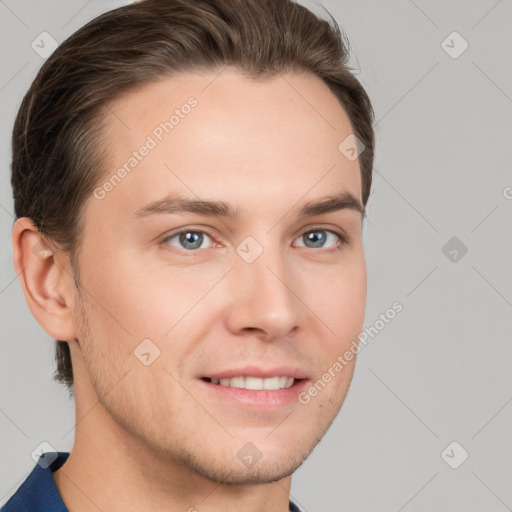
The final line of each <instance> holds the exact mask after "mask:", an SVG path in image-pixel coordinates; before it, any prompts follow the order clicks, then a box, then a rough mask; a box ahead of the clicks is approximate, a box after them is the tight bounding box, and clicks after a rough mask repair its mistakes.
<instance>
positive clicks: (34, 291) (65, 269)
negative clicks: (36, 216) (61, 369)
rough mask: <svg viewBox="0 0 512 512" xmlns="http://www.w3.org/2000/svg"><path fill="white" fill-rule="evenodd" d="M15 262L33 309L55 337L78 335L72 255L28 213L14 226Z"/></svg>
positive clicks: (59, 338) (70, 337)
mask: <svg viewBox="0 0 512 512" xmlns="http://www.w3.org/2000/svg"><path fill="white" fill-rule="evenodd" d="M12 247H13V262H14V268H15V269H16V274H17V275H18V278H19V280H20V283H21V286H22V288H23V293H24V294H25V299H26V301H27V304H28V307H29V308H30V311H31V312H32V314H33V315H34V318H35V319H36V320H37V322H38V323H39V325H40V326H41V327H42V328H43V329H44V330H45V331H46V332H47V333H48V334H49V335H50V336H51V337H52V338H54V339H56V340H63V341H67V340H73V339H75V338H76V329H75V323H74V304H75V287H74V279H73V272H72V269H71V262H70V259H69V256H68V255H67V254H65V253H63V252H62V251H59V250H57V248H56V246H54V245H53V244H51V243H50V242H49V241H48V240H47V239H45V238H44V237H43V235H41V234H40V233H39V232H38V230H37V227H36V226H35V225H34V223H33V222H32V220H31V219H29V218H28V217H21V218H19V219H16V222H15V223H14V226H13V228H12Z"/></svg>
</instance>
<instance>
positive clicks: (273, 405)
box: [199, 379, 308, 410]
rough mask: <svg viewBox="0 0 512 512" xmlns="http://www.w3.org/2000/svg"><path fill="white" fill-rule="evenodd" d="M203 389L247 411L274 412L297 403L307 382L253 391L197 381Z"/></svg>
mask: <svg viewBox="0 0 512 512" xmlns="http://www.w3.org/2000/svg"><path fill="white" fill-rule="evenodd" d="M199 382H200V383H201V384H202V385H204V387H205V389H207V390H209V391H210V392H211V393H212V394H215V396H217V397H219V398H222V399H223V400H226V399H227V400H231V401H232V402H235V403H237V404H238V405H239V406H242V407H244V408H247V409H260V410H275V409H280V408H282V407H286V406H287V405H291V404H293V403H295V402H297V401H298V396H299V394H300V393H301V392H302V391H303V390H304V389H305V388H306V386H307V383H308V380H307V379H301V380H296V381H294V383H293V385H292V386H290V387H289V388H283V389H276V390H266V389H262V390H254V389H243V388H233V387H231V386H221V385H220V384H212V383H211V382H207V381H205V380H202V379H199Z"/></svg>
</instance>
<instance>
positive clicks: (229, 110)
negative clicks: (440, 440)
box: [75, 69, 366, 483]
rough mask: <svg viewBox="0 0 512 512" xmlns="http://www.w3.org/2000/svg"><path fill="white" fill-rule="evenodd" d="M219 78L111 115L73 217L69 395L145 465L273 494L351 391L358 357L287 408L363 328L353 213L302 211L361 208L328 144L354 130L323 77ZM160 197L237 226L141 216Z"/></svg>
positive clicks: (342, 161)
mask: <svg viewBox="0 0 512 512" xmlns="http://www.w3.org/2000/svg"><path fill="white" fill-rule="evenodd" d="M218 73H219V71H216V72H211V73H207V74H201V75H199V74H187V75H180V76H179V77H174V78H170V79H164V80H161V81H159V82H157V83H153V84H150V85H147V86H145V87H143V88H141V89H139V90H137V91H135V92H131V93H130V94H128V95H125V96H123V97H122V98H120V99H118V100H117V101H116V102H115V103H114V104H112V105H111V106H110V109H109V112H110V114H109V116H108V118H107V122H108V128H107V130H106V132H105V137H107V140H108V144H109V146H108V151H109V155H110V157H111V160H110V162H109V164H108V169H107V170H106V172H105V178H104V179H103V180H102V181H101V182H100V183H99V184H98V187H100V188H101V190H98V189H96V192H95V195H94V196H92V197H91V198H90V199H89V200H88V202H87V203H86V210H85V218H84V220H85V226H84V239H83V240H84V243H83V249H82V252H81V254H80V260H79V268H80V284H81V286H82V287H83V289H84V290H85V291H84V292H83V303H81V302H77V304H76V315H75V317H76V323H77V333H78V334H77V338H78V341H79V344H80V347H81V353H80V355H81V357H83V364H84V366H85V368H86V370H87V371H86V373H84V374H76V375H75V387H76V393H77V401H80V400H81V399H82V400H85V398H83V397H86V396H87V397H88V398H87V399H90V397H91V396H93V397H94V400H96V399H98V398H100V399H101V400H100V402H101V405H100V407H103V408H104V410H105V413H106V417H108V418H110V419H111V420H112V421H113V423H112V425H115V426H116V429H119V432H122V433H123V435H126V438H127V439H128V438H129V439H131V440H133V439H137V440H138V441H137V442H138V443H139V446H140V447H141V448H142V449H143V450H145V452H146V453H151V454H154V456H158V457H160V458H161V457H162V456H163V457H164V458H167V459H169V460H177V461H179V462H183V463H185V465H186V466H187V467H188V468H189V469H191V470H192V471H194V472H196V473H199V474H201V475H203V476H207V477H209V478H211V479H213V480H217V481H221V480H222V481H225V482H232V483H249V482H267V481H274V480H277V479H280V478H283V477H284V476H287V475H289V474H291V473H292V472H293V471H295V469H297V468H298V467H299V466H300V464H301V463H302V462H303V461H304V459H305V458H306V457H307V456H308V455H309V454H310V452H311V451H312V450H313V448H314V447H315V445H316V444H317V443H318V442H319V441H320V439H321V438H322V436H323V435H324V434H325V432H326V430H327V429H328V428H329V426H330V425H331V423H332V421H333V420H334V418H335V416H336V414H337V413H338V411H339V409H340V407H341V405H342V403H343V401H344V399H345V396H346V393H347V391H348V388H349V385H350V381H351V378H352V374H353V368H354V363H355V360H354V359H353V360H352V361H351V362H350V363H349V364H347V365H346V366H345V367H344V368H343V370H342V371H340V372H337V373H336V374H335V377H334V378H332V380H331V381H330V382H328V383H325V385H324V386H323V387H322V388H321V391H319V392H318V394H317V395H316V396H315V397H312V398H311V400H310V401H309V402H308V403H307V404H303V403H301V402H300V401H299V400H298V395H299V393H300V392H301V391H304V390H306V391H307V389H308V388H309V387H310V386H311V384H314V383H315V382H317V381H318V380H321V379H322V375H323V374H324V373H325V372H327V371H328V370H329V368H332V367H333V364H334V363H335V362H336V360H337V358H338V356H340V355H342V354H343V353H344V352H345V351H346V350H347V349H349V348H350V346H351V343H352V342H353V340H355V339H357V335H358V334H359V333H360V332H361V330H362V327H363V320H364V310H365V301H366V266H365V259H364V251H363V245H362V236H361V235H362V233H361V229H362V225H361V223H362V219H361V214H360V212H358V211H357V210H355V209H350V208H345V209H338V210H336V211H331V212H327V213H320V214H316V215H314V216H302V217H301V216H300V215H299V212H300V210H301V208H302V207H303V206H304V205H305V204H306V203H309V202H312V201H316V200H320V199H324V198H325V197H326V196H333V195H339V194H342V193H347V194H351V195H353V196H354V197H355V198H356V199H357V200H359V201H361V179H360V169H359V164H358V161H357V160H355V161H351V160H349V159H347V158H346V157H345V156H344V155H343V154H342V153H341V152H340V151H339V149H338V145H339V144H340V142H341V141H343V140H344V139H345V138H346V137H347V136H348V135H349V134H351V133H352V129H351V126H350V122H349V120H348V117H347V116H346V114H345V113H344V111H343V109H342V108H341V107H340V105H339V103H338V101H337V100H336V98H335V97H334V95H333V94H332V93H331V92H330V91H329V89H328V88H327V86H326V85H325V84H324V83H323V82H321V81H320V80H319V79H318V78H316V77H314V76H312V75H308V74H301V75H291V74H288V75H284V77H279V78H275V79H272V80H267V81H261V82H259V83H255V82H252V81H250V80H248V79H247V78H244V77H243V76H242V75H241V74H239V73H238V72H236V71H234V70H231V69H227V70H225V71H224V72H223V73H221V74H220V75H219V76H217V77H216V75H217V74H218ZM191 97H193V98H194V100H191V101H189V103H187V100H189V98H191ZM186 104H188V105H189V107H190V108H187V107H183V105H186ZM175 109H178V110H179V112H178V113H176V117H175V118H174V119H173V120H172V121H171V123H172V125H171V126H172V128H169V125H167V126H165V125H164V126H165V127H166V128H167V131H168V133H167V132H166V130H165V129H164V128H162V125H161V124H160V123H165V122H166V121H167V122H169V118H170V116H171V114H173V111H174V110H175ZM177 118H179V121H176V119H177ZM159 128H160V129H159ZM148 137H149V138H148ZM143 145H145V146H146V147H147V148H149V149H148V151H144V150H142V151H140V150H139V148H140V147H141V146H143ZM134 151H136V152H137V155H135V156H134V155H133V153H134ZM142 153H144V154H145V156H143V155H142ZM130 158H134V159H135V160H136V162H135V160H130ZM127 162H129V163H128V164H127ZM125 164H127V165H126V166H125V171H126V169H129V172H125V173H123V172H120V173H117V177H118V178H120V179H114V180H113V181H111V183H113V184H112V185H111V186H109V185H106V186H105V183H106V181H107V180H109V178H111V176H112V174H116V172H117V170H118V169H119V168H122V167H123V165H125ZM171 195H172V196H177V195H179V196H181V197H182V198H184V199H189V200H196V201H197V200H203V201H204V200H208V201H222V202H224V203H227V204H228V205H230V206H231V208H232V209H233V210H238V212H239V216H238V217H233V218H229V217H222V216H219V215H216V214H213V215H209V214H207V212H204V213H194V212H181V213H177V212H174V213H173V212H172V211H166V210H165V208H160V209H157V210H158V213H154V212H153V213H152V212H151V211H148V209H147V208H146V209H145V207H146V206H147V205H149V204H150V203H153V202H155V201H160V200H162V199H164V198H166V197H168V196H171ZM160 206H162V205H160ZM153 210H154V209H153ZM217 213H218V212H217ZM180 232H183V233H182V234H181V236H180ZM337 232H338V233H340V234H341V235H342V236H344V237H346V239H347V240H348V241H347V242H345V243H344V242H343V241H342V240H341V239H340V238H339V237H338V236H337V235H336V233H337ZM187 233H188V235H187ZM143 340H146V341H144V342H143ZM147 340H151V341H147ZM141 342H143V344H142V345H140V344H141ZM134 351H135V354H137V356H138V357H137V356H136V355H135V354H134ZM157 354H159V355H158V357H156V356H157ZM155 357H156V358H155ZM248 367H252V368H248ZM296 369H299V372H298V373H297V374H296V375H297V376H301V377H303V378H302V380H296V381H294V384H293V386H292V387H290V388H287V389H283V390H271V389H269V390H259V391H256V390H243V389H240V388H238V389H237V388H234V387H226V386H223V385H221V384H222V383H219V384H215V383H213V382H207V380H208V379H207V378H210V379H215V378H220V377H222V376H223V375H230V376H244V375H249V376H251V375H252V376H257V375H258V370H261V371H263V372H268V373H263V374H262V375H267V376H268V375H270V376H272V377H279V376H281V377H283V376H285V377H290V376H292V377H293V375H295V373H294V372H295V370H296ZM331 371H332V370H331ZM260 376H261V375H260ZM89 379H90V380H89ZM278 381H279V379H272V380H270V381H258V380H253V379H246V380H241V379H236V380H234V381H227V382H228V383H230V384H233V385H244V384H247V383H249V385H256V386H257V385H258V384H260V382H263V384H262V385H265V386H266V387H271V386H273V385H274V384H276V383H277V382H278ZM214 382H215V381H214ZM223 383H224V384H226V381H223ZM288 383H289V382H288ZM281 384H282V383H281ZM91 391H92V393H91ZM81 397H82V398H81ZM91 400H92V399H91ZM93 403H94V402H92V403H91V404H90V405H91V406H92V405H93ZM85 409H87V407H86V408H85ZM77 428H78V426H77ZM247 443H251V444H247ZM241 450H242V451H241ZM251 457H252V459H251ZM251 460H252V462H251ZM254 461H256V463H254Z"/></svg>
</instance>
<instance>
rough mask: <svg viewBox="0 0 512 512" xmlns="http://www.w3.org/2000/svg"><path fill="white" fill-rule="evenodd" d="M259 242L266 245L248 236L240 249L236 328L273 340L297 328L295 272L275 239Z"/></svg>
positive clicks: (233, 312)
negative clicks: (248, 329)
mask: <svg viewBox="0 0 512 512" xmlns="http://www.w3.org/2000/svg"><path fill="white" fill-rule="evenodd" d="M258 238H259V240H262V242H260V241H259V240H256V238H255V237H252V236H248V237H247V238H246V239H244V240H243V241H242V242H241V243H240V244H239V245H238V246H237V248H236V251H237V257H236V259H235V265H234V266H235V268H234V272H233V278H234V281H235V283H236V284H235V287H236V293H235V296H236V299H235V300H234V301H233V303H232V308H231V314H230V319H231V322H232V327H233V328H234V329H235V330H239V329H243V328H253V329H261V330H263V331H265V332H266V334H267V335H268V336H269V337H271V338H274V337H281V336H285V335H286V334H288V332H290V331H291V330H293V328H294V327H295V326H296V325H297V321H298V315H299V311H298V308H300V301H299V300H298V299H297V297H296V296H295V293H294V291H293V288H294V287H293V284H294V283H293V282H292V281H293V269H291V268H290V265H289V262H288V261H287V260H288V255H287V254H286V253H285V251H284V250H283V247H281V245H280V243H279V240H277V239H276V237H275V236H274V237H273V236H272V235H268V236H267V235H258Z"/></svg>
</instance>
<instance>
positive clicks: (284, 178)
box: [95, 68, 361, 215]
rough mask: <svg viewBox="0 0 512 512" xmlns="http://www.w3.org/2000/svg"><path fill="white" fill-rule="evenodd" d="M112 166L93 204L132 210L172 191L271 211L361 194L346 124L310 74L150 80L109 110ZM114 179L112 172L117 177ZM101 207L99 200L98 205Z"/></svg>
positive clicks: (223, 74)
mask: <svg viewBox="0 0 512 512" xmlns="http://www.w3.org/2000/svg"><path fill="white" fill-rule="evenodd" d="M107 112H108V114H107V119H106V121H107V123H106V125H107V129H106V131H105V137H106V139H107V140H108V147H109V150H108V152H109V155H110V162H109V165H108V168H107V169H106V170H105V175H104V177H103V181H101V182H100V183H99V186H100V187H101V186H102V185H104V184H105V183H107V182H108V181H109V179H110V178H114V179H110V182H111V186H107V187H106V188H107V189H108V191H107V193H106V194H105V198H104V199H103V200H102V201H101V202H100V203H101V205H100V204H96V205H95V207H100V208H103V209H105V208H111V209H112V208H113V209H115V211H116V212H119V213H120V212H125V213H126V214H129V215H131V214H133V213H134V212H135V211H136V210H138V209H140V208H141V207H143V206H144V205H145V204H146V203H149V202H152V201H154V200H156V199H158V198H159V197H160V196H162V197H164V196H165V195H168V194H171V193H180V194H182V195H186V196H189V197H191V198H192V197H194V198H195V199H198V198H208V199H217V200H222V201H225V202H229V203H231V204H233V205H235V206H236V207H237V209H239V210H242V211H245V208H250V207H251V206H254V207H255V208H256V207H261V206H262V200H263V201H264V204H263V206H265V207H266V208H267V209H272V210H275V213H276V214H277V213H278V210H279V208H278V205H279V203H282V205H283V207H285V206H286V208H289V207H290V206H291V204H290V203H291V202H298V201H301V198H302V199H303V201H304V202H306V201H307V200H308V199H311V198H314V197H321V196H325V195H326V194H334V193H339V192H342V191H346V192H349V193H351V194H352V195H353V196H354V197H356V198H358V199H359V200H360V198H361V186H360V169H359V163H358V160H354V161H350V160H348V159H347V158H346V157H345V155H344V154H343V153H342V152H340V150H339V149H338V146H339V145H340V143H341V142H342V141H343V140H344V139H345V138H346V137H347V136H348V135H349V134H351V133H352V128H351V124H350V121H349V119H348V117H347V115H346V113H345V111H344V110H343V108H342V107H341V105H340V103H339V102H338V100H337V98H336V97H335V96H334V95H333V94H332V92H331V91H330V90H329V89H328V87H327V86H326V85H325V84H324V83H323V82H322V81H321V80H320V79H319V78H317V77H315V76H313V75H311V74H283V75H281V76H278V77H275V78H272V79H266V80H259V81H254V80H251V79H249V78H247V77H244V76H243V75H242V74H241V73H239V72H238V71H236V70H233V69H230V68H227V69H225V70H223V71H222V70H217V71H215V72H214V71H212V72H208V73H206V72H205V73H194V74H182V75H178V76H175V77H172V78H165V79H161V80H159V81H157V82H155V83H151V84H147V85H145V86H143V87H141V88H139V89H138V90H135V91H132V92H129V93H128V94H125V95H124V96H123V97H121V98H119V99H117V100H116V101H114V102H113V103H112V104H111V105H110V106H109V108H108V110H107ZM114 175H117V176H114ZM96 203H98V202H96Z"/></svg>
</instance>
